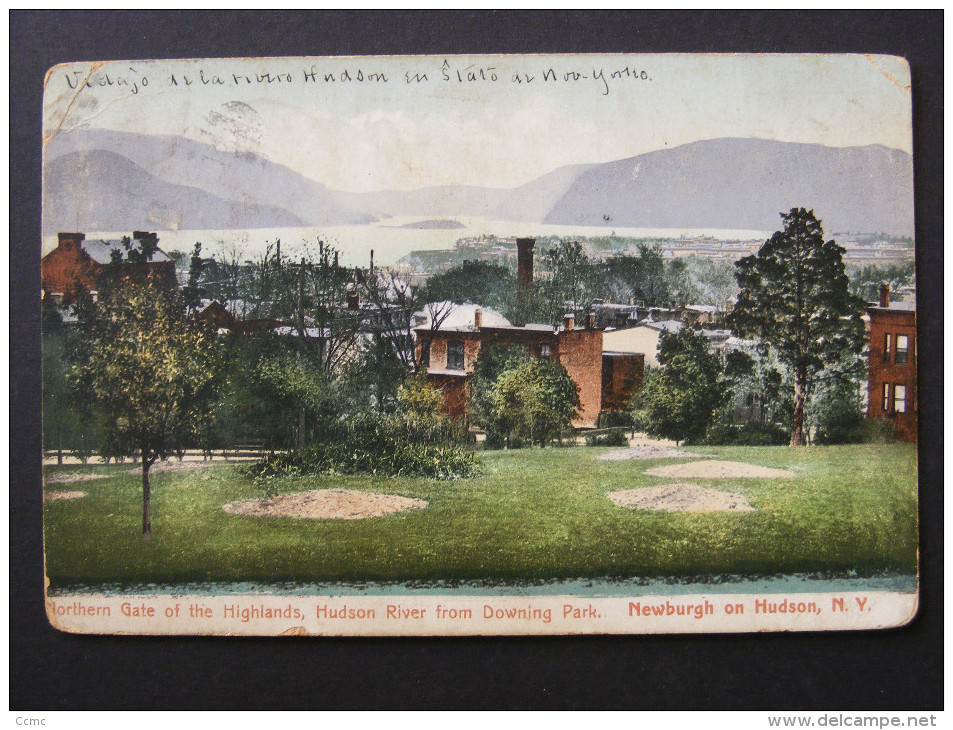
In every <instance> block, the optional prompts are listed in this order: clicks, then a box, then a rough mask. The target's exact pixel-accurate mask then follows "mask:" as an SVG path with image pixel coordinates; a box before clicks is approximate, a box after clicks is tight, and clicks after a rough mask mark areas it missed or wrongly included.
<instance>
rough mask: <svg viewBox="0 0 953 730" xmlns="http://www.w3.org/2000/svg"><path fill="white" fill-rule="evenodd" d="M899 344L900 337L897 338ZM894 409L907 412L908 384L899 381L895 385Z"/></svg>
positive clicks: (897, 411)
mask: <svg viewBox="0 0 953 730" xmlns="http://www.w3.org/2000/svg"><path fill="white" fill-rule="evenodd" d="M897 340H898V343H897V344H899V340H900V338H899V337H898V338H897ZM893 410H894V411H895V412H896V413H906V412H907V386H906V385H901V384H900V383H897V384H896V385H894V386H893Z"/></svg>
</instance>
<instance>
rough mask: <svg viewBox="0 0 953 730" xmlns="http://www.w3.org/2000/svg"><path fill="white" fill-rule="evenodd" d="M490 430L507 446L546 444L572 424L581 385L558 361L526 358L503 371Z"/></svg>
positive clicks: (494, 391)
mask: <svg viewBox="0 0 953 730" xmlns="http://www.w3.org/2000/svg"><path fill="white" fill-rule="evenodd" d="M489 400H490V408H489V414H488V423H487V429H488V431H489V430H492V431H494V432H496V433H498V434H503V435H505V436H504V438H505V441H506V443H507V445H510V446H519V445H521V444H523V443H535V444H539V445H540V446H544V445H546V444H547V443H550V442H551V441H553V440H554V439H556V438H559V436H560V435H561V434H562V433H563V431H565V430H566V429H568V428H569V427H570V426H571V425H572V420H573V419H574V418H575V417H576V416H577V411H578V409H579V388H578V386H577V385H576V384H575V383H574V382H573V380H572V378H570V377H569V374H568V373H567V372H566V369H565V368H564V367H563V366H562V365H561V364H560V363H558V362H556V361H554V360H546V359H536V358H533V359H526V360H523V361H521V362H519V363H518V364H517V365H515V366H513V367H510V368H508V369H506V370H504V371H503V373H502V374H501V375H500V376H499V378H497V380H496V382H495V384H494V385H493V389H492V391H491V393H490V398H489Z"/></svg>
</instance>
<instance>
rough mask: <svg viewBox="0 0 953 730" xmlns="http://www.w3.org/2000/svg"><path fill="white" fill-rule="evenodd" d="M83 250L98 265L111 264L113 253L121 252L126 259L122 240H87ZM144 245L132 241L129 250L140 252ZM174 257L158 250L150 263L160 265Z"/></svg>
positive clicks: (137, 241) (153, 254)
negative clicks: (159, 263)
mask: <svg viewBox="0 0 953 730" xmlns="http://www.w3.org/2000/svg"><path fill="white" fill-rule="evenodd" d="M82 246H83V250H84V251H85V252H86V253H88V254H89V257H90V258H91V259H92V260H93V261H95V262H96V263H97V264H110V263H112V260H113V258H112V257H113V251H119V253H121V254H122V255H123V258H125V257H126V255H127V254H126V247H125V246H124V245H123V242H122V239H119V238H115V239H108V240H104V239H97V238H92V239H89V238H88V239H86V240H84V241H83V243H82ZM141 246H142V243H141V242H140V241H139V240H137V239H135V238H134V239H132V241H131V243H130V247H129V250H131V251H140V250H141ZM171 260H172V257H170V256H169V254H167V253H166V252H165V251H162V250H161V249H158V248H157V249H156V250H155V251H154V252H153V253H152V257H151V258H150V259H149V261H150V263H158V262H160V261H171Z"/></svg>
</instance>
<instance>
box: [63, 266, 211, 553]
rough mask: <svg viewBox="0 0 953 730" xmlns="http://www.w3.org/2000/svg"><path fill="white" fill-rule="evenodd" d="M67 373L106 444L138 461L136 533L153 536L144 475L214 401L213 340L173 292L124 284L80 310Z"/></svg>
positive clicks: (193, 428)
mask: <svg viewBox="0 0 953 730" xmlns="http://www.w3.org/2000/svg"><path fill="white" fill-rule="evenodd" d="M79 328H80V332H81V334H82V336H81V337H79V338H77V347H76V348H75V352H74V360H73V366H72V368H71V372H70V380H71V385H72V388H73V389H74V391H75V393H76V395H77V401H78V402H79V403H81V404H82V406H83V408H84V410H85V411H86V413H87V414H88V415H89V416H90V417H92V418H95V419H96V420H97V422H98V423H100V424H101V426H102V428H103V431H104V434H105V438H106V441H107V443H109V444H112V445H113V446H114V447H116V448H121V450H122V451H124V452H128V451H129V450H131V449H135V450H136V451H137V452H138V455H139V458H140V459H141V463H142V534H143V539H145V540H147V541H148V540H149V539H150V537H151V534H152V523H151V518H150V485H149V470H150V469H151V467H152V465H153V464H154V463H155V461H156V459H158V458H160V457H165V456H168V455H170V454H172V453H174V452H175V451H176V450H177V449H178V448H180V446H181V444H182V443H183V442H184V441H186V440H188V439H189V438H190V437H193V436H194V435H195V434H196V431H197V430H198V428H199V425H200V423H201V422H202V419H203V417H204V416H205V415H206V414H208V413H209V412H210V411H211V409H212V406H213V404H214V399H215V395H216V391H217V385H218V377H217V376H218V372H219V367H220V358H219V349H218V346H217V342H216V340H215V338H214V336H212V335H211V334H210V333H209V332H208V331H207V330H206V329H204V328H203V327H202V326H200V325H199V324H198V323H196V322H194V321H189V320H188V319H187V318H186V316H185V312H184V303H183V301H182V299H181V297H180V296H179V295H178V293H177V292H175V291H174V290H171V289H169V288H168V287H165V286H159V285H156V284H155V283H154V282H151V281H145V282H141V283H137V282H128V283H126V284H125V285H124V286H118V287H115V288H113V289H112V290H110V291H108V292H104V293H102V295H101V297H100V299H99V302H98V303H96V304H93V303H91V302H86V303H85V304H84V305H83V306H81V307H80V308H79Z"/></svg>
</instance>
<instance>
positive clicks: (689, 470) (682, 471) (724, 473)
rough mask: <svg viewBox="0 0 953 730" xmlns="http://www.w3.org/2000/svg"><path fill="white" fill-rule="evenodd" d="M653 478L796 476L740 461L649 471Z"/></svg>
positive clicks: (658, 468) (674, 466)
mask: <svg viewBox="0 0 953 730" xmlns="http://www.w3.org/2000/svg"><path fill="white" fill-rule="evenodd" d="M645 473H646V474H648V475H650V476H653V477H687V478H689V479H738V478H742V479H743V478H749V477H750V478H755V479H793V478H794V476H795V474H794V472H793V471H788V470H787V469H770V468H768V467H766V466H757V465H755V464H745V463H743V462H740V461H694V462H689V463H688V464H672V465H670V466H657V467H655V468H654V469H648V470H647V471H646V472H645Z"/></svg>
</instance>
